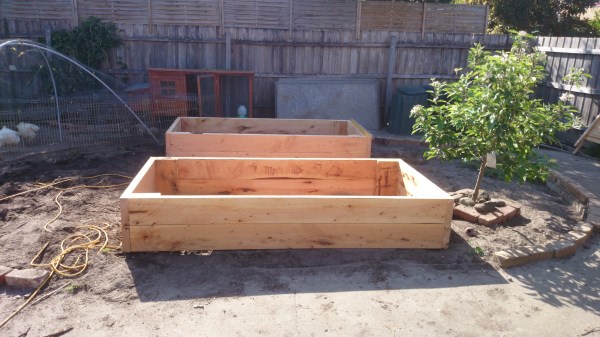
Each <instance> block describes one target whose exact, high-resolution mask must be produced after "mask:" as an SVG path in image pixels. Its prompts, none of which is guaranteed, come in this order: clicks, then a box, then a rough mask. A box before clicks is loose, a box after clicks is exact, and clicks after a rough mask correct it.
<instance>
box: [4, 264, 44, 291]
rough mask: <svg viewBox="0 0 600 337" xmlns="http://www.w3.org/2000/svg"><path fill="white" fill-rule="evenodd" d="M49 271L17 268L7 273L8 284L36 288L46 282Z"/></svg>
mask: <svg viewBox="0 0 600 337" xmlns="http://www.w3.org/2000/svg"><path fill="white" fill-rule="evenodd" d="M49 273H50V272H49V271H47V270H44V269H22V270H17V269H15V270H13V271H11V272H10V273H8V274H6V285H8V286H12V287H20V288H32V289H35V288H37V287H39V286H40V285H41V284H42V283H44V280H45V279H46V277H47V276H48V274H49Z"/></svg>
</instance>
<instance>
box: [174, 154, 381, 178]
mask: <svg viewBox="0 0 600 337" xmlns="http://www.w3.org/2000/svg"><path fill="white" fill-rule="evenodd" d="M167 160H168V161H171V162H174V163H177V170H178V178H179V179H182V180H184V179H211V180H219V179H221V180H229V179H267V178H268V179H273V178H289V179H301V178H304V179H337V180H347V179H348V180H350V179H373V178H374V177H375V170H376V168H377V162H376V161H374V160H361V159H347V160H335V159H288V158H281V159H280V158H273V159H262V158H260V159H259V158H254V159H253V158H203V159H202V160H198V159H195V158H179V159H175V160H169V159H167Z"/></svg>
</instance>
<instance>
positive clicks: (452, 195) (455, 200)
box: [450, 194, 465, 205]
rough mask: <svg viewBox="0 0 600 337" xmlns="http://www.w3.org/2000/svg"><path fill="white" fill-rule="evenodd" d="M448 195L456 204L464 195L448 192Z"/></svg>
mask: <svg viewBox="0 0 600 337" xmlns="http://www.w3.org/2000/svg"><path fill="white" fill-rule="evenodd" d="M450 197H452V198H453V199H454V204H455V205H458V203H459V202H460V199H461V198H464V197H465V196H464V195H462V194H450Z"/></svg>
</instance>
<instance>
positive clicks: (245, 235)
mask: <svg viewBox="0 0 600 337" xmlns="http://www.w3.org/2000/svg"><path fill="white" fill-rule="evenodd" d="M445 231H446V229H445V228H444V227H441V226H440V225H439V224H437V223H434V224H427V223H419V224H394V223H391V224H390V223H388V224H378V225H377V226H373V225H371V224H346V223H318V224H306V223H274V224H265V223H252V224H226V225H223V224H214V225H207V226H192V225H169V226H164V225H157V226H135V227H131V238H132V240H131V241H132V246H131V250H132V251H180V250H213V249H223V250H231V249H257V247H260V248H264V249H289V248H429V249H435V248H438V249H439V248H445V247H444V245H442V244H441V243H440V241H439V239H437V238H439V237H441V236H444V234H445V233H444V232H445Z"/></svg>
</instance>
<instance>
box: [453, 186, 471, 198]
mask: <svg viewBox="0 0 600 337" xmlns="http://www.w3.org/2000/svg"><path fill="white" fill-rule="evenodd" d="M454 194H462V195H463V196H465V197H466V196H469V195H473V190H472V189H470V188H463V189H462V190H458V191H456V192H454Z"/></svg>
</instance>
